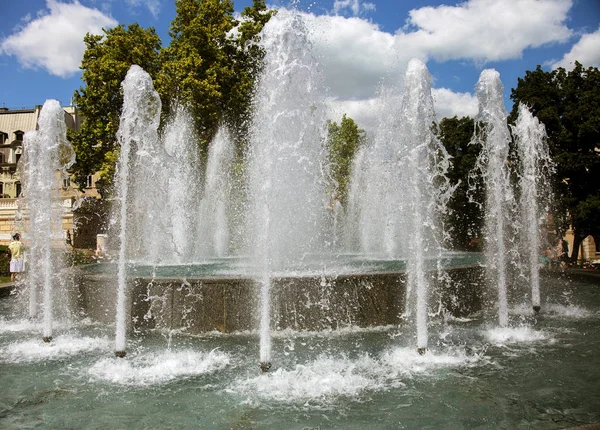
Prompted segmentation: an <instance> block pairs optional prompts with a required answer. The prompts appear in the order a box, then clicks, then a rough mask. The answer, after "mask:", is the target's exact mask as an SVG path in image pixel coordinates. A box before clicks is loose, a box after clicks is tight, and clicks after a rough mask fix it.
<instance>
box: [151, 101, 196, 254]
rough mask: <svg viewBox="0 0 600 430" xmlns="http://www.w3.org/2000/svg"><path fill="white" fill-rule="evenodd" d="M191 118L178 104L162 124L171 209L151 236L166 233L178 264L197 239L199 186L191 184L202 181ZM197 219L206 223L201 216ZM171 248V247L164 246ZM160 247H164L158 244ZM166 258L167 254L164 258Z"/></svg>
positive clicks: (194, 252)
mask: <svg viewBox="0 0 600 430" xmlns="http://www.w3.org/2000/svg"><path fill="white" fill-rule="evenodd" d="M192 124H193V123H192V118H191V116H190V115H189V114H188V113H187V112H186V111H185V109H184V108H182V107H181V106H178V107H177V109H176V111H175V114H174V116H173V118H172V120H171V121H169V123H168V124H167V125H166V126H165V131H164V134H163V136H162V140H163V141H164V149H165V152H166V155H167V157H166V158H167V159H166V160H165V161H164V165H165V166H168V167H167V170H168V172H169V174H168V175H169V177H168V178H167V179H166V181H167V183H166V186H167V189H168V190H169V192H168V196H167V199H168V200H167V201H168V204H169V207H170V208H172V211H168V213H167V215H169V216H170V222H169V223H167V222H164V223H163V228H164V229H165V230H162V231H159V232H155V235H159V234H160V235H163V234H164V233H170V236H171V237H170V238H169V237H165V238H164V242H165V243H169V242H172V249H173V260H174V262H175V263H178V264H181V263H186V262H189V261H190V259H191V258H193V257H195V256H196V255H197V253H196V251H195V246H196V245H195V243H196V242H201V240H198V239H199V238H198V232H197V225H196V224H197V222H196V219H195V218H196V217H195V215H196V213H197V210H198V201H199V200H200V191H199V190H200V187H197V186H190V185H191V184H199V183H202V175H201V172H200V168H199V166H200V157H199V154H198V145H197V144H196V140H195V137H194V130H193V126H192ZM200 221H202V222H206V221H207V220H206V219H204V217H202V216H201V217H200ZM168 248H171V246H168ZM162 249H163V250H164V246H163V247H162ZM167 258H168V257H167Z"/></svg>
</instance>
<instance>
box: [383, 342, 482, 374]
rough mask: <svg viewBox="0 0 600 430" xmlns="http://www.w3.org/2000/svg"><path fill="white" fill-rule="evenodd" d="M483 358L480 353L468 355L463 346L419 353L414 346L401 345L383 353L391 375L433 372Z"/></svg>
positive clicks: (473, 362) (472, 362) (475, 361)
mask: <svg viewBox="0 0 600 430" xmlns="http://www.w3.org/2000/svg"><path fill="white" fill-rule="evenodd" d="M480 359H481V357H480V356H478V355H468V354H467V353H466V351H464V350H463V349H462V348H451V347H450V348H446V349H445V350H444V351H443V352H440V351H435V350H429V351H427V353H426V354H424V355H420V354H418V353H417V352H416V351H415V349H414V348H405V347H399V348H394V349H390V350H388V351H386V352H384V353H383V354H382V357H381V360H382V362H383V363H384V364H385V365H386V366H388V367H389V370H390V375H392V374H394V373H396V374H398V375H403V376H410V375H415V374H422V373H426V372H431V371H434V370H436V369H440V368H447V367H456V366H463V365H472V364H475V363H477V362H478V361H479V360H480Z"/></svg>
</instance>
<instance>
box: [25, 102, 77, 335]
mask: <svg viewBox="0 0 600 430" xmlns="http://www.w3.org/2000/svg"><path fill="white" fill-rule="evenodd" d="M23 148H24V151H25V152H24V156H23V160H22V161H21V163H22V165H21V167H20V168H21V172H20V173H21V177H22V180H23V195H24V196H25V207H26V211H27V213H28V215H29V223H28V226H27V241H28V247H29V249H28V252H29V258H28V264H29V265H30V268H29V270H28V272H27V275H26V283H27V284H28V285H29V287H28V288H29V291H30V301H29V312H30V317H32V318H33V317H35V316H36V315H37V309H38V294H37V290H38V289H39V287H40V286H41V288H42V290H43V313H44V314H43V337H44V339H45V340H50V339H52V324H53V319H54V299H55V298H60V299H64V296H63V294H62V293H61V292H60V291H56V290H55V287H56V286H57V285H60V283H61V278H60V276H58V275H61V273H60V272H61V269H62V267H63V265H64V263H63V262H62V257H63V254H64V242H63V239H64V232H63V230H62V221H63V207H62V200H61V198H60V187H61V186H62V180H63V178H65V177H67V174H66V170H67V169H68V168H69V167H71V165H73V163H74V162H75V152H74V150H73V148H72V147H71V144H70V143H69V142H68V140H67V131H66V124H65V112H64V110H63V109H62V107H61V106H60V103H59V102H58V101H56V100H47V101H46V102H45V103H44V106H43V107H42V110H41V112H40V116H39V119H38V130H36V131H29V132H27V133H26V134H25V136H24V142H23Z"/></svg>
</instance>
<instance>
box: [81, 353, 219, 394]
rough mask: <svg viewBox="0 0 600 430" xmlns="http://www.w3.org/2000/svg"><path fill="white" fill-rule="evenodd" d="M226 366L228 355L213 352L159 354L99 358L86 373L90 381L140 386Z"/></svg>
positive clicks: (208, 371) (212, 370)
mask: <svg viewBox="0 0 600 430" xmlns="http://www.w3.org/2000/svg"><path fill="white" fill-rule="evenodd" d="M229 364H230V359H229V356H228V355H227V354H225V353H224V352H221V351H219V350H216V349H214V350H212V351H209V352H200V351H192V350H183V351H161V352H157V353H147V354H140V355H135V356H127V357H126V358H112V357H111V358H103V359H101V360H99V361H98V362H96V363H95V364H94V365H92V366H91V367H90V369H89V370H88V374H89V375H90V376H91V378H92V379H93V380H100V381H106V382H110V383H113V384H119V385H129V386H137V387H143V386H148V385H157V384H164V383H166V382H169V381H172V380H174V379H181V378H189V377H192V376H198V375H204V374H207V373H212V372H216V371H218V370H221V369H224V368H225V367H227V366H228V365H229Z"/></svg>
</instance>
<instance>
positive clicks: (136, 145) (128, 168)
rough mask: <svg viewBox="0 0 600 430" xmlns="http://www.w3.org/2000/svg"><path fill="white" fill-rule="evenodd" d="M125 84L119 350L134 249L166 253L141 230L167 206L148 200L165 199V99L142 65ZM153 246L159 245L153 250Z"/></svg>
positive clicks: (121, 131)
mask: <svg viewBox="0 0 600 430" xmlns="http://www.w3.org/2000/svg"><path fill="white" fill-rule="evenodd" d="M122 87H123V111H122V114H121V122H120V125H119V131H118V133H117V137H118V141H119V144H120V145H121V152H120V155H119V162H118V164H117V172H116V181H115V182H116V190H117V203H118V204H117V210H116V211H115V216H116V217H117V219H116V221H117V222H118V225H119V260H118V272H117V283H118V285H117V312H116V339H115V351H116V352H117V353H124V351H125V344H126V339H125V338H126V327H127V324H126V313H127V312H126V288H127V262H128V258H130V256H131V255H132V254H133V253H134V251H137V252H138V253H142V254H143V255H149V254H150V257H151V253H152V252H164V248H163V247H162V246H159V245H164V244H159V243H154V240H153V238H152V237H147V236H146V235H147V234H148V233H147V232H146V231H143V230H142V231H140V230H141V228H143V227H144V223H143V221H144V220H146V219H147V217H150V218H151V219H152V218H153V217H152V215H153V214H154V213H153V212H154V211H157V210H162V206H161V205H158V204H156V205H154V206H153V205H151V204H148V201H147V199H148V198H151V199H156V198H158V199H159V200H158V202H160V201H161V200H160V197H162V196H161V195H160V193H161V192H163V190H161V189H160V188H159V187H156V183H157V182H158V183H159V184H160V182H161V181H160V180H159V181H154V180H153V179H154V178H155V177H156V175H160V174H161V170H160V169H159V167H160V165H159V164H158V162H159V160H160V157H159V156H157V153H158V152H159V151H160V149H161V148H159V147H158V145H157V143H158V132H157V130H158V125H159V120H160V109H161V101H160V98H159V96H158V93H157V92H156V91H154V87H153V85H152V79H151V78H150V75H148V73H146V72H145V71H144V70H142V69H141V68H140V67H139V66H136V65H133V66H131V68H130V69H129V71H128V72H127V75H126V76H125V80H124V81H123V83H122ZM159 179H160V177H159ZM163 201H164V200H163ZM158 202H157V203H158ZM143 211H146V212H145V213H144V212H143ZM157 218H158V217H157ZM155 221H157V220H155ZM145 245H146V247H145ZM148 245H149V247H148ZM152 245H154V246H155V247H156V248H155V249H152V247H151V246H152ZM138 255H139V254H138Z"/></svg>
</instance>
